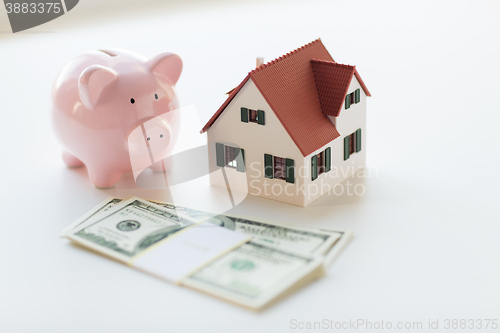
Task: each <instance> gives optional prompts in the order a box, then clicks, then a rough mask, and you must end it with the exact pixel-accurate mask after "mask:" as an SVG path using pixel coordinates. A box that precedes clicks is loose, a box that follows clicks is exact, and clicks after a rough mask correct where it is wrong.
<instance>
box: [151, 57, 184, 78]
mask: <svg viewBox="0 0 500 333" xmlns="http://www.w3.org/2000/svg"><path fill="white" fill-rule="evenodd" d="M147 66H148V68H149V70H150V71H151V72H153V74H156V75H160V76H162V77H165V78H167V80H168V81H169V82H170V83H171V84H172V85H175V84H176V83H177V80H179V76H181V72H182V60H181V57H179V56H178V55H177V54H174V53H169V52H164V53H160V54H158V55H157V56H156V57H154V58H151V59H150V60H148V62H147Z"/></svg>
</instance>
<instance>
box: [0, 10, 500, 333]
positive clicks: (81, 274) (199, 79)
mask: <svg viewBox="0 0 500 333" xmlns="http://www.w3.org/2000/svg"><path fill="white" fill-rule="evenodd" d="M0 20H1V21H2V25H1V26H0V28H1V30H3V32H2V33H0V112H1V115H2V119H1V121H0V138H1V154H2V155H1V173H0V184H1V194H0V195H1V200H0V202H1V205H2V206H1V208H2V212H1V214H2V215H1V216H2V217H1V222H0V267H1V268H0V332H2V333H4V332H180V331H183V332H191V331H193V332H195V331H196V332H252V333H253V332H261V331H262V332H288V331H293V330H292V329H291V325H290V321H291V320H292V319H296V320H297V321H301V322H307V321H321V320H323V319H328V320H333V321H334V322H344V321H349V320H356V319H366V320H369V321H372V322H380V321H382V320H383V321H384V322H388V321H390V322H392V323H394V325H395V324H396V323H397V322H406V321H409V322H418V321H420V322H423V327H424V328H426V327H427V325H428V321H429V319H431V320H433V321H435V320H439V325H440V328H441V329H440V330H439V331H446V332H450V331H453V330H445V329H444V324H445V320H446V319H495V318H496V319H500V286H499V281H500V260H499V259H500V255H499V253H500V241H499V235H500V218H499V216H500V210H499V203H498V199H499V190H498V188H499V185H500V181H499V179H500V177H499V174H498V173H499V170H500V160H499V146H498V144H499V139H498V134H497V132H498V126H499V122H500V115H499V114H500V99H499V88H500V84H499V77H500V65H499V62H500V44H499V42H498V38H499V37H498V36H499V32H500V4H499V2H498V1H413V2H410V1H377V2H375V1H307V2H306V1H293V0H292V1H286V2H278V1H276V2H271V1H259V0H255V1H245V2H236V1H219V2H202V1H187V2H183V4H178V3H175V2H173V1H170V2H166V3H164V4H161V5H158V4H155V3H154V2H153V1H146V2H143V3H142V5H141V2H139V1H137V2H133V1H126V2H114V3H105V4H98V3H97V1H90V0H88V1H85V0H82V1H81V3H80V4H78V5H77V6H76V7H75V8H74V9H73V10H72V11H71V12H69V13H68V14H66V15H64V16H62V17H60V18H58V19H56V20H54V21H53V22H49V23H47V24H45V25H42V26H39V27H36V28H33V29H31V30H29V31H26V32H22V33H17V34H12V33H11V32H9V31H8V30H9V26H8V24H7V23H6V20H7V17H6V14H5V11H4V10H3V9H2V11H0ZM318 37H321V38H322V41H323V43H324V45H325V46H326V47H327V49H328V50H329V52H330V53H331V54H332V56H333V58H334V59H335V60H336V61H337V62H341V63H348V64H354V65H356V66H357V68H358V70H359V72H360V74H361V76H362V78H363V80H364V81H365V83H366V84H367V86H368V88H369V89H370V91H371V93H372V95H373V97H372V98H371V99H369V100H368V126H367V128H368V130H367V132H368V133H367V147H366V149H367V160H368V162H367V163H368V167H369V168H370V169H371V170H375V171H376V172H375V173H373V174H372V176H371V177H369V178H367V179H364V180H358V181H357V183H361V184H364V185H365V187H366V193H365V194H364V195H362V196H349V195H347V194H344V195H342V196H334V195H332V196H325V197H323V198H321V199H319V200H318V201H316V202H314V203H312V204H311V205H310V206H308V207H306V208H300V207H295V206H291V205H287V204H283V203H279V202H274V201H269V200H266V199H263V198H255V197H247V198H246V199H245V200H244V201H243V202H242V203H241V204H240V205H239V206H237V207H236V208H235V209H233V210H232V211H231V213H233V214H237V215H243V216H252V217H254V218H255V219H271V220H278V221H282V222H287V223H290V224H294V225H300V226H314V227H328V228H333V229H347V230H353V231H354V232H355V235H356V236H355V239H354V240H353V241H352V243H351V244H350V245H349V246H348V247H347V248H346V250H345V251H344V253H342V255H341V256H340V257H339V258H338V260H337V261H336V263H335V264H334V265H333V266H332V267H331V268H330V270H329V271H328V273H327V275H326V277H324V278H323V279H320V280H318V281H316V282H314V283H312V284H311V285H309V286H307V287H305V288H303V289H302V290H300V291H299V292H297V293H295V294H293V295H292V296H291V297H288V298H286V299H285V300H283V301H282V302H280V303H278V304H276V305H275V306H273V307H271V308H270V309H268V310H267V311H265V312H262V313H253V312H250V311H247V310H245V309H242V308H239V307H236V306H233V305H231V304H228V303H225V302H223V301H219V300H217V299H214V298H211V297H209V296H205V295H202V294H199V293H196V292H194V291H191V290H189V289H186V288H182V287H177V286H174V285H171V284H168V283H164V282H162V281H160V280H157V279H155V278H153V277H150V276H148V275H145V274H143V273H141V272H138V271H135V270H133V269H130V268H128V267H126V266H124V265H121V264H119V263H116V262H113V261H111V260H108V259H106V258H103V257H100V256H97V255H94V254H92V253H90V252H87V251H84V250H81V249H80V248H78V247H75V246H71V245H70V244H69V243H68V242H67V241H65V240H64V239H61V238H58V237H57V234H58V232H59V231H60V230H61V229H62V228H63V227H65V226H66V225H67V224H69V223H71V222H72V221H73V220H75V219H76V218H78V217H79V216H80V215H81V214H83V213H84V212H86V211H87V210H88V209H90V208H91V207H93V206H94V205H95V204H97V203H98V202H99V201H101V200H102V199H103V198H105V197H108V196H126V195H131V194H135V195H140V196H143V197H151V198H157V199H162V198H163V196H164V194H163V193H162V192H161V191H158V190H146V189H140V188H134V186H133V181H132V177H131V176H130V175H128V176H125V177H124V178H123V179H122V180H121V181H120V183H118V185H117V186H115V187H114V188H112V189H108V190H101V189H97V188H95V187H94V186H93V185H92V184H91V183H90V181H89V180H88V176H87V173H86V169H84V168H83V169H77V170H75V169H68V168H66V167H65V166H64V165H63V163H62V161H61V158H60V152H61V146H60V145H59V143H58V142H57V141H56V139H55V138H54V136H53V134H52V130H51V123H50V87H51V84H52V82H53V80H54V78H55V76H56V75H57V73H58V71H59V70H60V69H61V68H62V67H63V65H64V64H65V63H66V62H67V61H68V60H70V59H71V58H72V57H74V56H76V55H78V54H80V53H82V52H84V51H86V50H88V49H96V48H102V47H109V46H118V47H123V48H127V49H131V50H133V51H136V52H139V53H141V54H144V55H146V56H148V57H152V56H153V55H155V54H157V53H159V52H162V51H172V52H176V53H178V54H179V55H181V57H182V58H183V60H184V65H185V67H184V68H185V69H184V72H183V74H182V76H181V79H180V81H179V83H178V85H177V88H178V93H179V97H180V100H181V103H182V105H185V106H189V105H191V106H195V107H196V109H197V110H198V112H199V117H200V119H201V121H202V122H203V123H204V122H205V121H206V120H208V118H209V117H210V116H211V115H212V114H213V113H214V112H215V111H216V110H217V108H218V107H219V105H220V104H221V103H222V102H223V101H224V99H225V95H224V93H225V92H227V91H229V90H230V89H232V88H233V87H234V86H236V85H237V84H238V83H239V82H240V81H241V80H242V79H243V78H244V76H245V75H246V73H247V72H248V71H250V70H251V69H252V68H253V67H254V65H255V56H264V57H265V58H266V61H269V60H272V59H274V58H276V57H279V56H281V55H282V54H284V53H286V52H289V51H291V50H293V49H295V48H297V47H300V46H301V45H303V44H306V43H308V42H310V41H312V40H314V39H316V38H318ZM193 121H194V120H193ZM200 137H201V138H203V137H202V136H200ZM131 184H132V185H131ZM200 193H206V195H203V196H202V197H204V201H203V200H202V201H200V205H201V206H203V205H205V206H207V203H210V202H211V201H216V199H214V198H213V197H211V195H210V194H211V193H213V191H212V190H211V189H210V187H209V185H208V184H205V185H204V186H201V188H200ZM361 328H364V327H361ZM344 331H349V330H344ZM420 331H421V332H423V331H425V329H424V330H420ZM457 331H459V330H457ZM462 331H471V332H472V331H474V330H471V329H466V330H462ZM475 331H484V329H483V330H475ZM497 331H498V330H497Z"/></svg>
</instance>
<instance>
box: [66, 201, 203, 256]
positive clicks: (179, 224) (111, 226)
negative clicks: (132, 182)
mask: <svg viewBox="0 0 500 333" xmlns="http://www.w3.org/2000/svg"><path fill="white" fill-rule="evenodd" d="M111 204H112V205H114V207H112V208H109V207H108V206H109V205H111ZM106 207H108V209H107V211H104V210H103V209H98V210H97V211H96V212H95V213H94V214H92V215H91V216H90V217H88V218H87V219H85V221H83V222H82V223H80V224H78V225H77V226H76V227H75V228H73V229H72V230H70V231H69V232H67V233H66V234H65V236H66V237H67V238H69V239H70V240H72V241H74V242H76V243H78V244H80V245H83V246H85V247H88V248H90V249H92V250H95V251H98V252H100V253H103V254H105V255H107V256H110V257H112V258H114V259H117V260H119V261H122V262H125V263H129V262H131V260H132V259H133V257H134V256H136V255H138V254H140V253H141V252H143V251H144V250H146V249H148V248H149V247H150V246H152V245H154V244H155V243H157V242H159V241H161V240H163V239H164V238H166V237H168V236H170V235H172V234H174V233H176V232H178V231H180V230H181V229H183V228H185V227H187V226H189V225H192V224H194V223H193V222H192V221H188V220H186V219H183V218H179V217H177V216H176V215H175V214H173V213H172V211H168V210H166V209H163V208H162V207H158V206H156V205H155V204H153V203H150V202H148V201H145V200H142V199H139V198H131V199H129V200H126V201H124V202H122V203H117V202H116V200H113V202H111V201H110V202H108V203H107V205H106ZM132 231H133V232H132Z"/></svg>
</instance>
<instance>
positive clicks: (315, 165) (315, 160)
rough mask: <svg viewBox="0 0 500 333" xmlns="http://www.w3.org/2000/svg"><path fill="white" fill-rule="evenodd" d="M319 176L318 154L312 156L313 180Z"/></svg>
mask: <svg viewBox="0 0 500 333" xmlns="http://www.w3.org/2000/svg"><path fill="white" fill-rule="evenodd" d="M316 178H318V155H314V156H313V157H311V180H315V179H316Z"/></svg>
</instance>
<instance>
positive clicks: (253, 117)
mask: <svg viewBox="0 0 500 333" xmlns="http://www.w3.org/2000/svg"><path fill="white" fill-rule="evenodd" d="M248 113H249V117H248V121H250V122H252V123H256V122H257V118H258V117H257V110H248Z"/></svg>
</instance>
